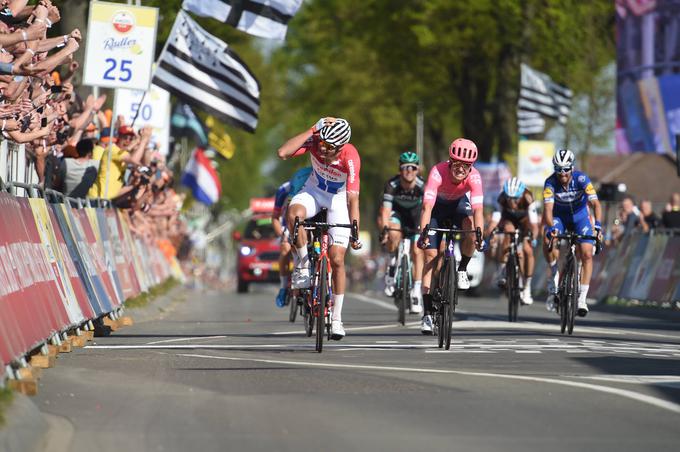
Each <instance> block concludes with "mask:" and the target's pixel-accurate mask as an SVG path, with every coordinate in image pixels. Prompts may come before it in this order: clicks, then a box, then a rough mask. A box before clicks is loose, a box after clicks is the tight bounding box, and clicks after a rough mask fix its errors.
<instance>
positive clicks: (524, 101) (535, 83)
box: [517, 64, 573, 135]
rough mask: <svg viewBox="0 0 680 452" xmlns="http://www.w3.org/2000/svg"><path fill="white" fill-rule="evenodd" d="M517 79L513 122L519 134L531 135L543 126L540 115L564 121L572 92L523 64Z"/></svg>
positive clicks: (540, 130)
mask: <svg viewBox="0 0 680 452" xmlns="http://www.w3.org/2000/svg"><path fill="white" fill-rule="evenodd" d="M521 74H522V75H521V83H520V91H519V100H518V102H517V126H518V129H519V133H520V135H533V134H537V133H542V132H543V131H544V130H545V119H544V117H548V118H552V119H557V120H558V121H559V122H560V123H561V124H566V122H567V118H568V117H569V110H570V109H571V98H572V95H573V94H572V92H571V90H570V89H569V88H566V87H564V86H562V85H558V84H557V83H555V82H553V81H552V79H551V78H550V77H549V76H548V75H546V74H544V73H542V72H538V71H536V70H534V69H531V68H530V67H529V66H527V65H526V64H522V67H521Z"/></svg>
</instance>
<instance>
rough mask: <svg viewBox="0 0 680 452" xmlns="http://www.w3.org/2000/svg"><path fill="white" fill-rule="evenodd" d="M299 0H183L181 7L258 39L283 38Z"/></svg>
mask: <svg viewBox="0 0 680 452" xmlns="http://www.w3.org/2000/svg"><path fill="white" fill-rule="evenodd" d="M301 4H302V0H184V3H183V4H182V8H184V9H185V10H187V11H191V12H192V13H194V14H197V15H199V16H203V17H212V18H215V19H217V20H219V21H220V22H224V23H226V24H228V25H231V26H232V27H236V28H238V29H239V30H241V31H245V32H246V33H249V34H251V35H255V36H259V37H261V38H269V39H279V40H284V39H285V38H286V31H287V29H288V21H290V19H292V18H293V16H294V15H295V13H296V12H297V10H298V9H299V8H300V5H301Z"/></svg>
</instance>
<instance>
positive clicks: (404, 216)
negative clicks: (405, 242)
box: [390, 208, 420, 240]
mask: <svg viewBox="0 0 680 452" xmlns="http://www.w3.org/2000/svg"><path fill="white" fill-rule="evenodd" d="M414 210H415V209H412V210H407V211H403V210H393V211H392V213H390V223H395V224H398V225H399V226H400V227H403V228H408V229H418V228H419V227H420V208H418V210H417V211H414ZM419 235H420V234H414V235H412V236H411V239H412V240H418V236H419Z"/></svg>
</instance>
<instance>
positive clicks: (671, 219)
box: [661, 193, 680, 229]
mask: <svg viewBox="0 0 680 452" xmlns="http://www.w3.org/2000/svg"><path fill="white" fill-rule="evenodd" d="M661 222H662V223H663V227H664V228H673V229H678V228H680V193H673V194H672V195H671V199H670V202H669V203H668V204H667V205H666V210H665V211H664V213H663V215H662V217H661Z"/></svg>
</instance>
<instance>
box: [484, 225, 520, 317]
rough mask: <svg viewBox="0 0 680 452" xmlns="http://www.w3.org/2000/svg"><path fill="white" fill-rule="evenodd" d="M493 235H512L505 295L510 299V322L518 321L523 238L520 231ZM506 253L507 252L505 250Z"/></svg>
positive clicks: (498, 232)
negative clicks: (520, 257)
mask: <svg viewBox="0 0 680 452" xmlns="http://www.w3.org/2000/svg"><path fill="white" fill-rule="evenodd" d="M491 234H492V235H505V234H508V235H510V247H509V248H508V249H507V252H508V261H507V263H506V264H505V293H506V295H507V297H508V321H509V322H516V321H517V311H518V310H519V305H520V299H521V295H520V294H521V292H522V288H521V287H520V281H521V279H522V272H521V270H520V269H521V265H520V259H519V256H520V254H519V253H520V251H519V250H520V249H521V246H522V238H521V233H520V230H519V229H515V230H514V231H513V232H504V231H501V230H498V229H494V230H493V231H492V232H491ZM504 251H505V250H504Z"/></svg>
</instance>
